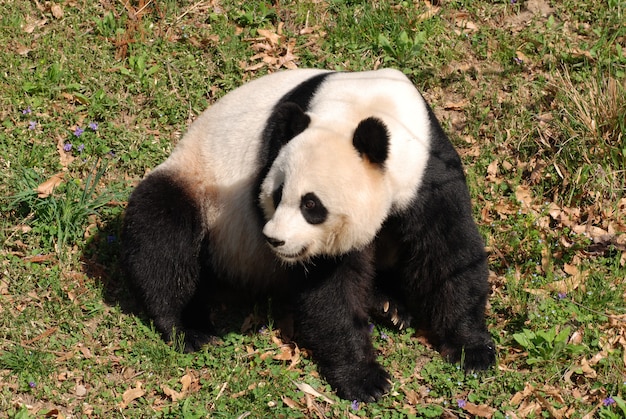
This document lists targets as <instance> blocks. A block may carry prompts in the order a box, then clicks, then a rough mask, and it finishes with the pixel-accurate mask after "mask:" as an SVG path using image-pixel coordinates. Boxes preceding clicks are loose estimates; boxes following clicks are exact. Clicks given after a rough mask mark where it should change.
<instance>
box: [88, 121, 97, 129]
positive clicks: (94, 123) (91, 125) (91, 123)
mask: <svg viewBox="0 0 626 419" xmlns="http://www.w3.org/2000/svg"><path fill="white" fill-rule="evenodd" d="M89 128H91V130H92V131H98V123H97V122H90V123H89Z"/></svg>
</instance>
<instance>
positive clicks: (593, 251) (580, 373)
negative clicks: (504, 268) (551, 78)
mask: <svg viewBox="0 0 626 419" xmlns="http://www.w3.org/2000/svg"><path fill="white" fill-rule="evenodd" d="M148 3H149V1H148V2H145V1H140V2H139V4H138V5H137V6H136V7H134V6H130V4H129V5H126V7H127V8H128V12H129V14H131V13H132V14H133V16H134V18H135V21H134V22H132V23H128V24H127V28H126V29H127V30H126V31H125V35H124V38H122V37H120V38H117V39H115V40H114V43H115V45H116V47H117V48H118V56H120V57H122V56H125V55H127V51H128V45H129V44H131V43H132V42H135V41H136V40H138V39H141V37H142V36H143V34H142V29H141V25H140V24H139V23H140V21H141V18H142V16H143V15H144V13H145V12H144V9H145V7H146V6H147V5H148ZM208 3H211V5H210V7H211V8H213V7H217V6H216V5H215V4H214V3H215V2H199V3H195V4H194V5H193V6H192V7H194V6H195V5H201V6H202V7H204V6H207V7H208ZM51 7H52V8H51V9H50V10H49V11H50V12H51V13H52V16H53V17H54V18H55V19H62V18H63V13H64V12H63V9H62V8H61V6H56V5H52V6H51ZM186 13H191V8H190V9H188V10H186V11H185V14H186ZM426 13H427V15H424V17H423V19H430V18H431V17H432V16H434V15H435V14H439V13H440V9H439V7H438V6H433V7H432V8H431V9H429V10H428V11H427V12H426ZM552 14H553V9H552V8H551V7H550V6H549V4H548V3H547V2H545V1H542V0H529V1H527V2H525V8H524V9H522V10H521V11H520V13H511V14H509V15H508V16H507V18H505V19H504V20H503V22H500V23H498V24H502V25H508V26H509V27H510V28H511V30H513V31H518V30H520V28H521V27H522V26H524V25H527V24H529V23H530V22H531V21H532V20H533V19H537V16H539V18H540V19H545V18H546V17H548V16H551V15H552ZM181 18H182V15H181ZM442 18H445V19H449V20H450V22H451V23H452V24H453V25H452V27H453V30H454V31H455V32H456V33H457V34H458V35H462V36H469V35H471V34H473V33H476V32H478V31H480V29H481V26H482V25H485V24H492V23H485V22H481V21H479V19H477V17H476V16H472V15H470V14H469V13H466V12H462V11H459V12H455V13H453V14H451V15H447V16H445V15H444V16H442ZM48 23H49V22H48V21H47V20H46V19H36V18H31V17H28V18H27V19H26V24H25V26H24V27H23V30H24V32H26V33H32V32H33V31H35V30H39V29H40V28H42V27H44V26H45V25H47V24H48ZM257 34H258V36H255V37H253V38H247V39H246V40H245V41H246V42H248V44H249V46H250V50H251V55H250V56H249V58H248V59H247V60H246V61H242V62H241V63H240V67H241V68H242V70H243V71H244V72H245V73H247V76H248V77H251V76H253V75H254V74H256V73H257V72H258V71H260V70H269V71H276V70H278V69H281V68H288V69H289V68H296V67H297V66H298V55H297V54H298V48H303V46H302V43H298V42H296V38H292V37H288V36H286V35H285V33H284V31H283V24H282V23H280V22H279V23H278V25H277V26H276V28H273V27H270V28H267V29H258V30H257ZM299 35H300V36H301V37H309V39H310V40H311V41H310V42H311V45H313V46H315V45H314V44H315V43H316V42H318V41H319V40H320V37H323V36H324V32H323V31H322V30H321V29H320V27H319V26H318V27H309V26H308V25H305V28H303V29H302V30H301V31H300V33H299ZM172 39H173V40H176V39H174V38H172ZM217 41H218V39H217V38H214V37H213V38H211V39H210V40H209V41H208V42H213V43H214V42H217ZM198 45H204V43H199V44H198ZM298 45H300V46H298ZM305 45H306V43H305ZM579 55H581V56H587V55H589V52H588V51H581V52H580V54H579ZM515 58H517V60H519V61H520V62H523V63H525V64H526V65H528V64H532V63H530V59H529V57H528V56H527V55H526V54H525V53H524V51H522V50H515ZM491 65H492V64H486V63H478V62H476V63H472V62H471V61H470V62H464V63H452V64H450V68H449V71H450V74H453V73H455V72H465V73H467V72H478V73H484V72H487V71H490V70H491V68H489V66H491ZM529 69H530V71H532V68H530V67H529ZM436 90H437V89H433V91H436ZM439 93H440V94H441V96H440V97H436V96H435V99H436V101H437V100H439V103H442V106H441V107H439V108H438V109H436V112H437V114H438V115H439V116H442V115H443V118H442V119H444V120H451V119H453V118H456V122H455V123H454V124H453V128H456V129H457V130H458V132H457V134H460V133H462V129H463V127H464V126H465V124H466V123H465V122H464V121H463V118H464V117H465V113H466V112H467V110H468V108H469V107H470V106H471V103H472V99H473V98H464V97H461V96H459V95H458V94H457V93H456V92H451V91H446V90H445V89H442V90H440V92H439ZM427 94H428V95H433V92H428V93H427ZM537 121H538V124H539V125H540V126H541V128H542V130H545V131H546V132H547V131H548V130H549V129H551V127H552V126H553V123H554V121H553V116H552V114H550V113H547V114H542V115H539V116H538V117H537ZM542 138H543V137H542ZM543 139H544V140H545V141H546V142H547V143H548V144H549V135H548V134H546V137H545V138H543ZM464 140H465V141H466V145H467V148H462V149H461V150H460V151H461V154H462V155H465V156H472V155H474V156H478V155H479V154H480V147H481V146H482V144H481V141H479V140H478V139H476V138H474V137H473V136H471V135H465V137H464ZM481 140H482V139H481ZM63 145H64V143H63V141H62V140H61V139H59V141H58V142H57V151H58V155H59V163H60V165H61V167H63V169H64V171H62V172H59V173H56V174H54V175H53V176H51V177H50V178H49V179H48V180H46V181H45V182H43V183H42V184H41V185H39V186H38V188H37V192H38V194H39V196H40V197H41V198H45V197H47V196H50V194H52V193H53V191H54V188H56V187H58V186H59V184H60V183H61V182H63V179H64V176H65V175H64V173H65V170H66V168H67V167H68V166H70V165H71V164H72V161H73V155H72V153H70V152H66V151H65V150H64V149H63ZM510 145H511V144H509V143H507V144H504V145H503V147H502V148H506V147H508V146H510ZM514 155H515V153H509V156H508V157H507V158H499V157H498V158H496V159H494V160H493V161H492V162H491V163H490V164H489V165H488V167H487V168H486V173H485V177H484V179H482V181H483V182H484V185H479V187H482V186H486V187H487V188H490V187H493V186H495V185H501V184H506V183H508V182H509V180H508V179H509V176H508V175H509V174H510V173H511V172H512V171H517V172H519V173H527V174H528V175H527V176H525V177H523V178H522V182H521V183H520V184H519V185H517V186H515V190H514V193H513V196H514V198H515V200H514V201H513V200H510V199H509V200H507V199H501V200H499V201H496V202H492V201H489V200H483V201H481V205H482V206H483V209H482V212H481V217H482V222H483V223H484V224H489V223H491V222H493V221H494V220H496V219H507V217H512V216H514V215H516V214H519V213H521V214H524V215H530V216H532V217H534V218H535V219H536V220H537V221H536V225H537V228H538V229H540V230H541V232H542V234H543V236H544V237H555V235H554V231H555V230H562V229H564V228H567V229H569V230H571V231H572V232H573V233H574V234H576V235H579V236H584V237H586V238H587V239H589V241H590V244H589V245H588V246H586V247H585V248H582V249H580V250H576V254H575V256H574V258H573V259H572V260H571V261H570V262H569V263H563V264H562V266H561V267H556V268H557V269H560V270H561V272H559V275H557V276H558V277H561V278H562V279H559V280H556V281H553V282H551V283H549V284H547V285H545V286H543V287H541V288H527V289H526V291H527V292H529V293H531V294H535V295H539V296H542V297H549V296H551V295H554V294H557V293H564V294H568V293H572V292H573V291H575V290H584V289H585V282H586V280H587V277H588V275H589V272H588V271H587V270H585V269H584V268H583V267H582V265H583V264H582V262H583V261H584V260H585V259H586V258H592V257H595V256H597V255H602V254H604V253H605V252H607V251H608V249H617V250H618V251H621V252H622V256H621V260H620V263H621V265H622V266H624V265H625V263H626V259H625V258H626V239H625V237H626V236H625V235H624V233H625V232H626V198H622V199H620V200H619V202H618V203H617V205H607V202H605V201H603V200H602V199H600V200H597V201H596V202H594V203H591V204H589V205H588V206H587V207H569V206H567V205H565V204H563V202H558V200H557V199H551V200H549V202H546V199H545V197H536V196H534V195H533V190H534V189H533V186H534V185H535V184H536V183H538V182H539V181H540V180H541V179H542V177H543V176H545V173H546V168H548V167H550V165H551V164H552V163H550V162H545V161H542V160H541V158H540V157H538V158H537V159H536V160H531V161H521V160H516V159H515V158H511V157H510V156H514ZM555 167H556V169H557V172H559V173H560V171H559V168H558V166H555ZM561 177H564V178H565V175H563V174H561ZM493 195H494V196H497V194H495V193H494V194H493ZM558 241H559V243H560V245H561V246H563V248H572V247H573V246H574V245H575V243H574V241H573V240H572V239H571V238H570V237H568V236H560V237H558ZM492 250H493V249H492ZM494 251H495V250H494ZM500 251H501V252H504V253H506V252H508V251H514V249H503V250H500ZM51 256H52V255H40V256H30V257H29V258H30V261H31V262H34V263H40V262H46V261H49V260H50V257H51ZM38 258H39V259H40V260H39V259H38ZM554 259H558V255H554V254H552V253H550V252H546V253H545V255H543V257H542V262H541V266H540V268H541V270H542V271H543V273H547V271H548V270H553V269H554V268H555V266H554V264H553V263H552V261H553V260H554ZM520 275H521V273H520ZM1 279H2V277H0V280H1ZM490 280H491V282H492V283H493V284H497V283H502V281H504V279H503V278H502V277H499V275H498V274H496V273H493V272H492V277H491V278H490ZM2 284H4V282H2ZM6 288H7V287H6V286H4V287H2V288H1V289H2V295H6V294H5V293H8V291H7V289H6ZM495 292H501V290H500V289H495ZM68 295H72V296H70V297H69V299H70V300H71V301H72V302H74V300H75V297H73V295H74V294H68ZM625 297H626V296H625ZM41 298H42V296H41V295H26V296H21V297H19V301H16V306H15V307H16V309H17V310H18V311H19V310H23V309H24V308H25V307H27V305H28V304H39V305H41ZM607 318H608V323H607V324H603V325H598V326H597V327H598V328H599V329H600V330H601V331H602V333H603V338H602V339H601V342H600V345H601V350H600V351H599V352H597V353H596V354H593V356H586V357H582V358H580V359H577V360H576V362H575V363H574V364H573V365H571V366H570V367H569V368H568V369H567V371H566V372H565V373H564V375H563V381H564V383H565V385H564V387H563V388H557V387H554V386H552V385H550V384H540V383H526V385H525V387H524V389H523V390H522V391H519V392H517V393H515V394H514V395H512V397H511V398H510V400H509V405H510V406H511V407H513V408H515V410H511V411H508V412H506V414H507V415H508V416H509V417H510V418H526V417H534V416H538V415H541V414H542V413H543V414H547V415H549V416H551V417H555V418H567V417H571V416H573V415H574V414H575V413H576V412H575V411H574V410H573V408H572V407H569V406H567V405H565V406H562V407H555V406H558V405H563V404H565V401H566V398H567V397H575V398H577V399H580V400H583V401H584V403H585V404H587V405H589V406H594V408H593V410H592V411H591V412H589V414H588V416H589V417H591V416H590V415H592V414H593V413H594V412H595V411H597V409H598V408H599V406H600V405H601V401H602V400H603V399H604V398H606V397H607V396H608V394H606V392H605V390H604V389H594V388H592V386H590V385H589V384H588V383H590V382H592V381H593V380H594V379H596V378H597V375H598V373H597V371H596V369H597V368H598V366H599V365H600V364H601V363H602V362H603V360H605V359H606V358H607V357H608V356H609V354H610V353H612V352H614V351H616V350H620V351H621V352H622V354H623V356H622V360H621V362H622V365H621V367H623V368H626V326H625V325H626V315H615V314H607ZM55 333H57V328H56V327H51V328H48V329H45V330H44V331H42V332H41V333H40V334H38V335H36V336H34V337H32V338H30V339H27V340H25V341H23V342H22V344H23V345H32V344H35V343H37V342H43V341H45V340H46V339H50V338H51V337H52V336H53V335H54V334H55ZM582 333H584V332H583V331H581V330H574V331H573V333H572V334H571V336H570V337H569V341H570V342H571V343H573V344H578V343H580V340H581V339H582ZM271 341H272V342H273V344H274V347H273V348H271V349H269V350H266V351H264V352H263V353H258V354H259V356H260V358H261V359H263V360H265V359H268V358H271V359H272V360H274V361H276V362H279V363H284V364H285V367H286V368H288V369H297V368H299V367H300V366H301V361H302V357H303V356H306V354H304V353H303V352H301V351H300V349H299V348H298V347H297V345H295V344H293V343H291V342H284V341H283V340H282V339H280V338H279V337H278V335H275V334H273V335H272V336H271ZM390 342H393V340H392V339H390ZM509 351H510V353H508V354H506V353H505V354H503V359H502V360H501V361H500V366H499V367H500V369H501V371H506V370H507V369H508V368H509V364H512V363H513V362H514V360H515V359H516V357H518V356H519V357H522V356H524V354H523V353H516V352H515V350H514V349H510V350H509ZM252 352H256V350H254V349H253V350H252ZM77 353H78V354H81V356H83V357H84V358H86V359H88V358H90V357H92V356H93V355H92V354H91V353H90V352H89V350H88V349H87V348H86V347H84V346H83V347H80V346H77V347H76V348H73V349H71V350H69V351H67V352H64V353H59V354H58V358H57V362H58V363H59V364H62V363H63V362H65V361H67V360H68V359H71V358H72V357H73V356H75V355H76V354H77ZM589 355H591V354H589ZM109 359H110V360H113V361H115V357H114V356H113V355H110V357H109ZM426 359H430V358H426ZM103 362H104V361H103ZM126 373H127V374H129V375H128V376H125V377H124V379H125V380H128V379H132V378H134V377H133V376H134V374H135V372H134V371H133V370H132V369H127V370H126ZM75 374H76V373H75V372H60V373H59V375H58V380H59V381H60V382H63V381H67V380H75V385H74V387H73V392H74V395H75V396H77V397H79V398H80V397H85V396H87V395H88V394H89V392H90V391H91V390H90V385H89V384H88V383H85V382H84V379H83V378H82V377H78V376H76V375H75ZM303 375H304V373H303ZM411 379H414V380H416V381H417V382H418V383H420V382H422V378H421V377H420V376H419V371H416V372H414V373H413V376H412V377H411ZM144 384H145V383H144V382H143V381H139V380H135V381H134V382H133V384H132V385H130V386H127V387H126V390H124V392H123V393H122V394H121V401H120V402H119V405H118V407H119V408H120V409H127V408H128V407H130V406H132V405H133V404H136V403H138V401H139V400H140V399H141V398H144V399H150V400H149V402H150V403H152V406H154V407H156V409H157V410H158V409H159V406H162V405H163V403H165V401H167V402H172V403H175V402H179V401H181V400H184V399H185V398H186V397H189V396H190V395H192V394H193V393H196V392H198V391H199V390H200V389H201V384H200V379H199V377H198V373H197V372H195V371H192V370H189V371H187V372H186V373H185V375H183V377H181V378H180V381H179V383H177V385H175V386H174V387H175V388H171V387H170V386H168V385H167V384H161V386H160V392H159V391H155V390H150V391H146V389H145V388H144ZM293 384H294V386H295V387H296V388H297V389H298V390H299V392H300V393H298V395H299V398H295V397H289V396H287V395H281V396H280V399H281V400H282V402H283V403H284V404H285V405H286V406H288V407H289V408H291V409H294V410H298V411H299V412H307V414H308V415H310V416H315V417H326V415H327V414H328V412H329V406H330V405H333V404H334V403H335V402H334V400H333V399H332V398H331V396H328V395H326V394H324V393H323V392H320V391H318V390H317V389H315V388H314V387H313V386H311V385H310V384H308V383H305V382H295V381H294V382H293ZM254 388H256V385H255V384H251V388H248V390H244V391H242V392H240V393H233V394H230V397H232V398H237V397H241V396H243V395H245V394H247V392H249V391H251V390H253V389H254ZM400 388H401V389H402V391H403V393H404V395H405V396H406V400H405V403H406V408H407V409H409V411H410V410H411V409H414V407H415V406H419V405H420V404H423V403H425V402H426V403H433V404H437V403H441V402H442V401H443V399H433V398H429V396H428V391H427V389H426V387H425V386H418V387H416V390H414V389H407V388H404V387H402V386H401V387H400ZM227 392H228V386H227V383H224V384H223V385H222V386H221V388H220V391H219V393H218V396H217V398H219V397H221V396H222V395H223V394H224V395H225V394H227ZM555 402H556V403H555ZM29 405H30V406H33V409H32V411H33V412H37V411H40V412H45V413H46V416H48V417H64V414H63V412H62V411H61V410H59V409H58V408H57V407H50V406H49V405H48V406H45V407H44V405H41V404H40V405H38V407H35V403H30V404H29ZM89 409H90V408H89V406H87V407H86V411H85V413H86V414H87V416H90V414H89V413H90V412H91V411H90V410H89ZM462 410H464V412H466V413H467V414H469V415H473V416H476V417H485V418H490V417H492V416H493V414H494V413H495V411H496V409H495V407H493V406H488V405H485V404H474V403H471V402H466V403H464V404H463V407H462ZM347 416H348V417H358V416H357V415H355V414H353V413H350V412H348V415H347ZM446 417H447V416H446ZM450 417H456V415H454V414H452V413H451V414H450Z"/></svg>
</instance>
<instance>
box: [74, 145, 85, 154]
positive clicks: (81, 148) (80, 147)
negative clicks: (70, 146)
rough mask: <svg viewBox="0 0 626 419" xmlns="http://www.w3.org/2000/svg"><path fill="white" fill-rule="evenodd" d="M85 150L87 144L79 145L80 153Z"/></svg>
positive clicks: (77, 148)
mask: <svg viewBox="0 0 626 419" xmlns="http://www.w3.org/2000/svg"><path fill="white" fill-rule="evenodd" d="M84 149H85V144H81V145H79V146H78V147H76V150H77V151H78V152H79V153H82V152H83V150H84Z"/></svg>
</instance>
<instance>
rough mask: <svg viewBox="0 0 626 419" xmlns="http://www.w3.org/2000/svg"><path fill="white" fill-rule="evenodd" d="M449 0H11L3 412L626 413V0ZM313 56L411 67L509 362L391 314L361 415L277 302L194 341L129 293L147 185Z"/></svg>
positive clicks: (5, 94)
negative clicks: (436, 126)
mask: <svg viewBox="0 0 626 419" xmlns="http://www.w3.org/2000/svg"><path fill="white" fill-rule="evenodd" d="M433 3H435V5H434V6H432V5H430V4H429V3H427V2H408V1H392V2H383V1H378V2H355V1H342V0H329V1H313V0H312V1H303V2H283V1H278V2H267V1H252V2H246V3H245V4H242V3H241V2H234V1H230V0H222V1H196V2H189V1H179V2H175V1H168V0H165V1H160V2H156V1H150V0H135V1H132V2H121V1H120V2H59V3H52V2H26V1H17V2H7V1H0V40H1V41H2V43H3V45H5V46H6V47H5V48H3V49H2V50H1V51H0V60H1V62H2V63H3V66H2V72H1V73H0V92H2V93H0V123H1V125H2V127H1V128H0V178H1V179H2V180H3V182H2V183H0V197H1V198H0V239H1V240H2V249H1V250H0V255H1V257H0V417H16V418H30V417H70V416H72V417H120V418H121V417H162V418H169V417H171V418H179V417H183V418H197V417H247V416H249V417H348V418H353V417H381V418H395V417H398V418H399V417H407V416H409V417H441V416H444V417H474V416H477V417H493V418H504V417H510V418H513V417H518V418H525V417H573V418H582V417H600V418H620V417H626V404H625V402H624V400H625V399H626V396H625V393H626V375H625V374H624V370H625V368H626V365H625V364H624V362H625V361H624V359H625V352H626V343H625V342H626V285H625V281H624V278H625V277H626V256H625V255H626V240H625V235H624V232H626V196H625V194H624V188H625V187H626V184H625V181H624V179H625V178H626V173H625V171H626V121H625V118H626V54H625V53H624V47H625V46H626V44H625V43H626V27H624V25H623V22H624V20H625V19H626V16H625V14H626V3H625V2H624V1H619V0H607V1H593V2H584V1H582V0H573V1H568V2H551V3H549V2H547V1H542V0H539V1H530V0H528V1H521V0H518V1H509V0H501V1H462V0H458V1H445V2H433ZM296 66H297V67H325V68H331V69H337V70H366V69H372V68H378V67H383V66H393V67H397V68H400V69H401V70H402V71H404V72H405V73H406V74H407V75H408V76H409V77H411V78H412V80H413V81H414V83H415V85H416V86H418V87H419V88H420V89H421V90H422V91H423V92H424V95H425V96H426V97H427V99H428V100H429V101H430V102H431V103H432V105H433V107H434V109H435V113H436V114H437V115H438V116H439V118H440V119H441V120H442V123H443V125H444V128H445V130H446V131H447V132H448V133H449V134H450V137H451V139H452V141H453V142H454V143H455V145H456V146H457V148H458V150H459V152H460V154H461V156H462V158H463V160H464V161H465V164H466V170H467V175H468V180H469V184H470V189H471V191H472V195H473V198H474V203H475V216H476V219H477V221H478V223H479V226H480V228H481V231H482V233H483V235H484V237H485V240H486V243H487V246H488V249H489V255H490V268H491V270H492V274H491V277H490V281H491V284H492V291H493V292H492V296H491V299H490V307H489V310H488V322H489V326H490V330H491V333H492V335H493V337H494V339H495V341H496V343H497V350H498V365H497V366H496V367H495V368H493V369H492V370H490V371H488V372H485V373H481V374H464V373H463V372H462V371H461V370H460V369H459V368H458V367H457V366H456V365H450V364H446V363H445V362H443V361H442V359H441V357H440V356H439V354H437V353H436V352H434V351H433V350H432V348H431V347H430V346H428V344H427V342H426V341H424V339H422V338H421V337H420V336H418V335H416V334H415V333H414V331H412V330H411V331H408V332H403V333H397V332H394V331H391V330H387V329H385V328H381V327H376V328H375V329H374V332H373V334H372V339H373V342H374V345H375V346H376V348H377V350H378V351H379V353H380V361H381V362H382V363H383V365H384V366H385V367H386V368H387V369H388V370H389V371H390V372H391V373H392V375H393V389H392V391H391V392H390V394H388V395H386V396H385V397H384V398H383V399H382V400H381V401H379V402H378V403H371V404H361V405H355V404H353V403H351V402H350V401H342V400H339V399H337V398H336V397H335V396H334V395H333V393H332V391H331V389H330V388H329V387H328V386H327V384H326V383H325V382H324V380H323V379H321V378H320V377H319V374H318V373H317V371H316V367H315V365H314V363H313V362H311V360H310V359H309V358H308V357H307V356H306V352H305V351H301V350H300V348H295V347H288V346H284V345H283V344H282V342H280V340H279V339H278V338H277V335H276V331H275V330H274V329H273V327H272V324H271V317H270V318H268V317H267V316H265V315H263V313H262V310H256V311H251V312H250V313H248V312H245V313H237V315H232V316H231V315H228V314H224V317H225V318H227V319H228V320H229V321H230V325H229V330H231V331H234V332H230V333H227V334H226V335H225V336H224V338H223V342H222V343H221V344H219V345H216V346H213V347H210V348H207V349H206V350H204V351H201V352H199V353H196V354H181V353H178V352H177V351H176V350H175V348H173V347H171V346H168V345H167V344H165V343H164V342H162V341H161V340H160V338H159V336H158V334H157V333H156V332H155V331H154V330H153V328H152V327H151V325H150V323H149V322H148V321H146V319H145V317H144V316H143V315H142V314H141V312H139V311H138V310H137V309H136V307H135V306H134V303H133V300H132V298H130V297H129V293H128V291H127V289H126V287H125V284H124V281H123V278H121V276H120V274H119V268H118V266H117V252H118V249H119V242H118V237H119V224H120V217H121V215H122V213H123V209H124V204H125V201H126V199H127V198H128V195H129V193H130V191H131V190H132V187H133V186H134V185H135V184H136V182H137V181H138V180H139V179H140V178H141V177H142V176H143V175H144V174H145V173H146V172H147V171H148V170H150V168H152V167H154V166H155V165H157V164H158V163H160V162H161V161H163V160H164V159H165V158H166V157H167V155H168V154H169V152H170V151H171V149H172V147H173V146H174V145H175V143H176V142H177V140H178V139H179V138H180V135H181V133H182V132H184V130H185V129H186V127H187V126H188V124H189V123H190V122H191V121H192V120H193V119H194V118H195V116H197V115H198V114H199V113H200V112H201V111H202V110H203V109H205V108H206V107H207V106H209V105H210V104H211V103H213V102H214V101H215V100H217V99H218V98H219V97H221V96H223V95H224V94H225V93H227V92H228V91H230V90H232V89H234V88H235V87H237V86H239V85H240V84H242V83H243V82H245V81H247V80H250V79H252V78H255V77H258V76H260V75H263V74H265V73H267V72H270V71H275V70H277V69H279V68H292V67H296ZM94 124H97V125H94ZM81 130H82V132H81ZM52 186H55V187H54V188H52ZM38 189H39V192H38V191H37V190H38ZM242 325H245V327H243V326H242ZM242 327H243V329H245V330H244V331H243V332H241V329H242ZM259 330H261V332H257V331H259ZM317 392H319V393H323V395H324V396H320V395H319V394H318V393H317Z"/></svg>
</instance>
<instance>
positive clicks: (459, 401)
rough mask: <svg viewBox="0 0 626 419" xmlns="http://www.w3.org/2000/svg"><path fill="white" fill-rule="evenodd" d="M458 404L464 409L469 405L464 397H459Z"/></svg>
mask: <svg viewBox="0 0 626 419" xmlns="http://www.w3.org/2000/svg"><path fill="white" fill-rule="evenodd" d="M456 404H457V405H458V406H459V407H460V408H461V409H463V408H464V407H465V406H467V402H466V401H465V400H463V399H458V400H457V401H456Z"/></svg>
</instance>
